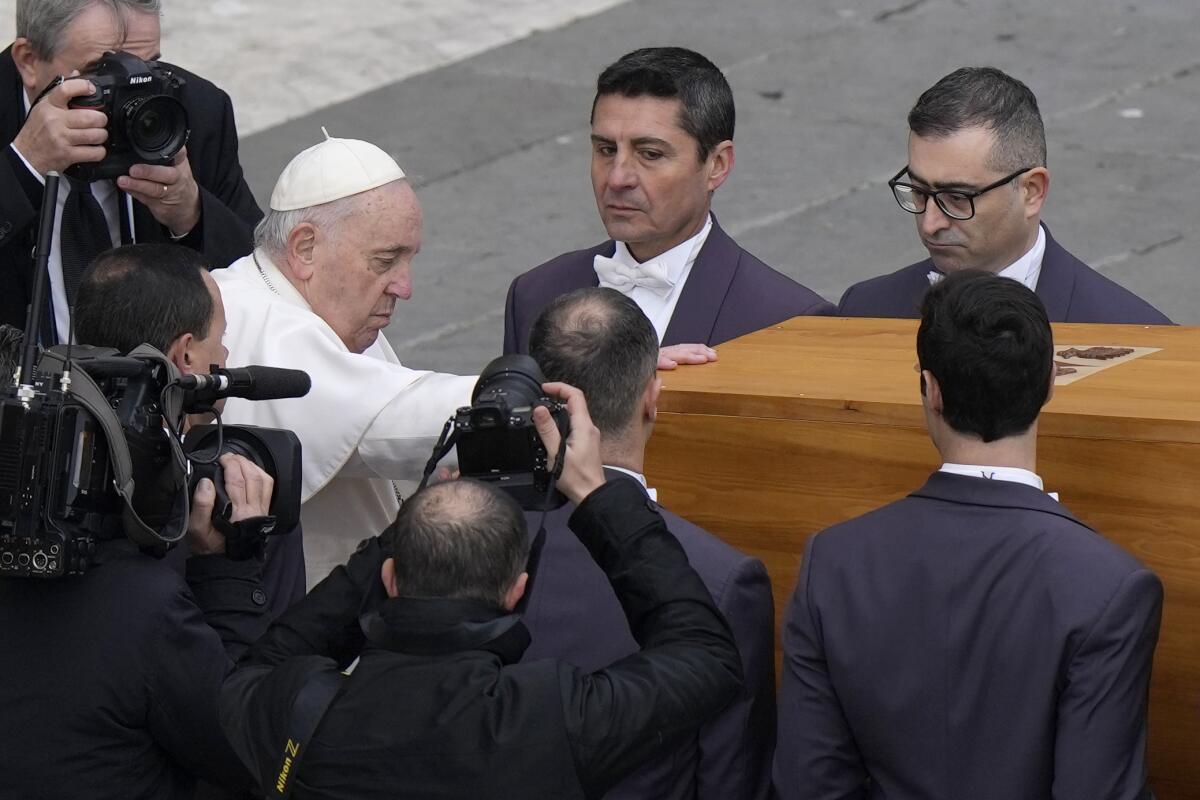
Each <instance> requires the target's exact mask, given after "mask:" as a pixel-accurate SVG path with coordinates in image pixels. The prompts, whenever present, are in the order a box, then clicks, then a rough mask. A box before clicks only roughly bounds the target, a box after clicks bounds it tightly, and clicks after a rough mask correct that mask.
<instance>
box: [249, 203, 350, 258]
mask: <svg viewBox="0 0 1200 800" xmlns="http://www.w3.org/2000/svg"><path fill="white" fill-rule="evenodd" d="M363 194H365V193H363ZM363 194H354V195H350V196H349V197H343V198H341V199H340V200H332V201H330V202H328V203H322V204H320V205H318V206H309V207H308V208H297V209H295V210H293V211H275V210H274V209H268V211H267V215H266V216H265V217H263V218H262V220H261V221H260V222H259V223H258V225H257V226H256V227H255V228H254V247H255V248H256V249H259V250H262V251H263V252H265V253H266V254H267V255H269V256H271V257H273V258H276V259H278V258H282V257H283V255H284V253H286V252H287V241H288V237H289V236H291V235H292V231H293V230H295V228H296V226H297V225H301V224H303V223H305V222H308V223H311V224H312V225H314V226H315V227H317V228H320V229H321V230H323V231H325V233H326V234H328V235H330V236H335V235H336V231H337V227H338V223H340V222H341V221H342V220H344V219H345V218H346V217H348V216H350V215H351V214H353V213H354V212H355V211H356V210H357V209H358V206H359V198H361V197H362V196H363Z"/></svg>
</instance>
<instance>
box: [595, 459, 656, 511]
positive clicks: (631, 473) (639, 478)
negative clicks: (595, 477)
mask: <svg viewBox="0 0 1200 800" xmlns="http://www.w3.org/2000/svg"><path fill="white" fill-rule="evenodd" d="M604 468H605V469H615V470H616V471H617V472H624V473H625V474H626V475H628V476H629V477H631V478H633V479H634V480H636V481H637V482H638V483H640V484H641V485H642V488H643V489H645V490H646V494H648V495H650V499H651V500H653V501H655V502H656V503H657V502H658V490H657V489H651V488H650V487H649V486H647V485H646V476H645V475H643V474H642V473H640V472H634V471H633V470H631V469H625V468H624V467H616V466H613V465H612V464H605V465H604Z"/></svg>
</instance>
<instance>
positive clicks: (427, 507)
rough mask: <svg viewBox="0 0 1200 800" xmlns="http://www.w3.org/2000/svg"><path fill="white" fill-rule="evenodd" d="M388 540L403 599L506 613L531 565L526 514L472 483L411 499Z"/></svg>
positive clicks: (443, 487)
mask: <svg viewBox="0 0 1200 800" xmlns="http://www.w3.org/2000/svg"><path fill="white" fill-rule="evenodd" d="M384 539H385V544H387V545H388V546H389V547H390V549H391V552H392V557H393V558H394V560H395V563H394V568H393V569H394V575H395V589H396V592H397V594H398V595H400V596H402V597H425V598H458V599H473V600H481V601H483V602H486V603H491V604H493V605H499V606H502V607H507V606H508V605H509V603H508V602H507V600H508V598H509V595H510V592H511V590H512V588H513V586H514V584H517V583H518V582H521V575H522V573H523V572H524V570H525V564H526V561H527V560H528V558H529V539H528V533H527V529H526V527H525V515H524V514H523V513H522V512H521V509H520V507H519V506H518V505H517V504H516V503H515V502H514V501H513V500H512V498H510V497H509V496H508V495H506V494H503V493H502V492H499V491H497V490H496V489H493V488H492V487H490V486H488V485H486V484H483V483H479V482H477V481H472V480H467V479H464V480H458V481H450V482H447V483H440V484H437V485H435V486H430V487H428V488H426V489H423V490H422V491H420V492H418V493H417V494H415V495H413V496H412V497H411V498H409V499H408V500H407V501H406V502H405V503H404V506H403V508H401V509H400V514H399V515H398V516H397V517H396V522H395V523H394V524H393V525H392V526H391V527H390V528H388V530H387V532H386V533H385V534H384ZM385 580H386V578H385Z"/></svg>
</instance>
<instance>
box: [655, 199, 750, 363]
mask: <svg viewBox="0 0 1200 800" xmlns="http://www.w3.org/2000/svg"><path fill="white" fill-rule="evenodd" d="M741 257H742V250H741V248H740V247H738V246H737V243H736V242H734V241H733V239H730V238H729V235H728V234H726V233H725V231H723V230H721V226H720V225H718V224H717V218H716V217H715V216H714V217H713V224H712V230H710V231H709V232H708V238H707V239H705V240H704V246H703V247H701V248H700V252H699V254H698V255H697V256H696V263H695V264H693V265H692V271H691V273H690V274H689V275H688V279H687V283H685V284H684V285H683V291H682V292H681V293H680V295H679V302H677V303H676V304H675V313H673V314H672V315H671V321H670V323H668V325H667V330H666V332H665V333H664V334H663V344H687V343H690V342H701V343H703V342H707V341H708V340H709V338H710V337H711V335H712V332H713V328H715V327H716V325H717V316H718V315H719V314H720V313H721V306H722V305H724V303H725V295H726V294H727V293H728V292H729V285H730V284H731V283H733V276H734V275H735V274H736V273H737V268H738V262H739V260H740V259H741Z"/></svg>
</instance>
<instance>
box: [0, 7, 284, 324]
mask: <svg viewBox="0 0 1200 800" xmlns="http://www.w3.org/2000/svg"><path fill="white" fill-rule="evenodd" d="M160 13H161V0H17V2H16V31H17V38H16V40H15V41H14V42H13V44H12V45H11V46H10V47H9V48H8V49H6V50H5V51H4V52H3V53H2V54H0V93H3V94H2V95H0V97H2V100H3V102H2V104H0V137H3V138H2V139H0V141H2V142H3V145H4V146H3V148H2V149H3V155H2V156H0V323H9V324H13V325H23V324H24V321H25V314H26V309H27V307H28V305H29V303H30V301H31V298H32V290H33V258H32V256H31V251H32V248H33V243H34V238H35V236H36V233H37V219H38V213H39V209H40V206H41V203H42V186H43V183H44V176H45V175H46V173H48V172H50V171H52V170H56V171H58V172H62V171H63V170H65V169H66V168H67V167H69V166H71V165H73V164H77V163H91V162H97V161H101V160H102V159H104V157H105V154H106V150H105V147H104V144H105V141H106V139H107V132H106V130H105V126H106V124H107V122H108V119H107V117H106V115H105V114H104V113H103V112H101V111H98V110H95V109H84V108H75V109H73V108H70V103H71V101H72V100H73V99H74V98H77V97H81V96H86V95H88V94H90V93H91V92H92V91H93V87H92V84H91V82H90V81H87V80H67V81H65V82H63V83H62V84H61V85H59V86H57V87H55V88H54V89H53V90H51V91H50V92H49V93H47V94H46V96H45V97H43V98H42V99H41V100H40V101H38V102H36V103H35V102H34V101H35V100H36V99H37V98H38V96H39V95H40V94H41V93H42V91H43V90H44V89H45V88H46V87H47V86H49V85H51V83H52V81H54V80H55V79H56V78H57V77H58V76H69V75H72V74H73V73H74V72H75V71H81V72H85V73H86V72H88V71H90V70H91V69H93V68H94V67H95V65H96V63H97V62H98V61H99V59H100V57H101V56H102V55H103V54H104V53H105V51H109V50H125V51H127V52H130V53H132V54H133V55H135V56H137V57H139V58H141V59H144V60H157V59H158V58H159V56H160V49H159V45H160V38H161V36H160V34H161V30H160V24H159V15H160ZM170 69H171V70H173V71H174V72H175V73H176V74H177V75H179V76H180V77H182V78H183V80H184V86H183V89H182V92H181V94H180V98H179V99H180V101H181V102H182V103H183V105H184V108H185V109H186V110H187V112H188V118H189V124H190V126H191V134H190V137H189V138H188V142H187V147H185V148H184V149H183V150H181V151H180V152H179V154H178V155H177V157H176V159H175V163H174V164H173V165H167V166H160V165H151V164H136V165H134V166H133V167H132V168H131V169H130V170H129V174H128V175H122V176H120V177H119V178H117V179H116V181H109V180H98V181H95V182H93V183H91V184H87V183H84V182H82V181H79V182H77V185H76V186H75V187H71V186H70V181H69V180H64V181H63V182H62V184H61V185H60V188H59V196H58V220H59V225H58V226H57V227H56V230H55V237H54V245H53V247H52V248H51V252H50V292H49V297H50V305H51V307H52V310H53V313H52V314H49V315H47V319H46V325H45V326H44V327H43V330H42V334H41V336H42V340H43V343H45V344H50V343H53V341H54V340H57V341H59V342H65V341H66V338H67V335H68V329H69V308H70V306H71V305H72V304H73V302H74V299H75V291H76V286H77V284H78V281H79V277H80V275H81V274H82V272H83V270H84V268H85V267H86V266H87V265H88V263H90V261H91V260H92V258H94V257H95V256H96V255H98V254H99V253H100V252H103V251H104V250H107V249H108V248H110V247H112V246H115V245H119V244H122V243H126V244H128V243H129V242H130V241H135V240H136V241H138V242H156V241H157V242H166V241H171V240H174V241H179V242H180V243H182V244H185V245H187V246H189V247H191V248H193V249H195V250H198V251H200V252H203V253H204V254H205V256H206V257H207V259H208V261H209V262H210V263H212V264H215V265H217V266H222V267H223V266H225V265H226V264H229V263H230V262H232V261H234V260H235V259H237V258H238V257H240V256H242V255H244V254H246V253H248V252H250V235H251V230H252V228H253V226H254V224H255V223H256V222H257V221H258V220H259V219H260V218H261V217H262V212H261V211H259V208H258V206H257V204H256V203H255V202H254V197H253V195H252V194H251V193H250V189H249V187H247V186H246V182H245V180H244V179H243V178H242V168H241V165H240V164H239V163H238V150H237V130H236V128H235V126H234V119H233V107H232V105H231V103H230V100H229V97H228V95H226V94H225V92H223V91H222V90H221V89H219V88H217V87H216V86H214V85H213V84H212V83H209V82H208V81H206V80H204V79H203V78H201V77H199V76H198V75H193V74H191V73H188V72H186V71H184V70H181V69H179V68H177V67H173V66H172V67H170Z"/></svg>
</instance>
